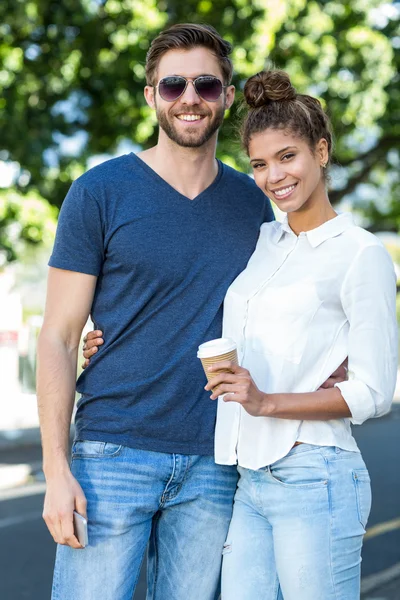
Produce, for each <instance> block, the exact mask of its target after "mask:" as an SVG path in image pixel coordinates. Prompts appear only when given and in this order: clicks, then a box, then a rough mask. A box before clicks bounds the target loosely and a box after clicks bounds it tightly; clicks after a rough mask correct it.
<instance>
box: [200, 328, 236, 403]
mask: <svg viewBox="0 0 400 600" xmlns="http://www.w3.org/2000/svg"><path fill="white" fill-rule="evenodd" d="M197 358H199V359H200V360H201V364H202V365H203V369H204V373H205V374H206V377H207V381H210V380H211V379H212V378H213V377H215V376H216V375H218V373H230V372H231V371H230V370H229V369H216V370H215V371H212V372H211V373H210V372H209V371H208V367H210V366H211V365H217V364H218V363H219V362H224V361H226V360H229V361H231V362H233V363H234V364H235V365H238V364H239V362H238V356H237V348H236V343H235V342H234V341H233V340H231V339H230V338H217V339H216V340H210V341H209V342H205V343H204V344H201V345H200V346H199V348H198V351H197ZM214 391H215V390H213V392H214Z"/></svg>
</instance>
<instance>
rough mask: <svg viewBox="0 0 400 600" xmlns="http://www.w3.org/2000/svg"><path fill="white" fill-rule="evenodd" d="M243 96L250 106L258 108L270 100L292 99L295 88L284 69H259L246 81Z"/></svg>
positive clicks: (294, 95) (294, 94) (294, 96)
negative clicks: (258, 71)
mask: <svg viewBox="0 0 400 600" xmlns="http://www.w3.org/2000/svg"><path fill="white" fill-rule="evenodd" d="M244 97H245V100H246V102H247V104H248V105H249V106H251V108H258V107H260V106H265V105H266V104H269V103H270V102H281V101H285V100H286V101H289V100H294V99H295V98H296V90H295V89H294V87H293V86H292V84H291V83H290V78H289V75H288V74H287V73H285V71H279V70H271V71H260V73H257V74H256V75H253V77H250V79H248V80H247V81H246V85H245V86H244Z"/></svg>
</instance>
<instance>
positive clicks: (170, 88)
mask: <svg viewBox="0 0 400 600" xmlns="http://www.w3.org/2000/svg"><path fill="white" fill-rule="evenodd" d="M189 81H190V82H191V83H193V85H194V89H195V90H196V92H197V94H198V95H199V96H200V98H203V100H205V101H206V102H216V101H217V100H218V98H219V97H220V96H221V94H222V90H223V89H225V88H226V87H227V86H226V85H222V82H221V81H220V80H219V79H218V77H212V76H210V75H200V77H196V78H195V79H190V78H189V79H187V78H186V77H183V76H182V75H170V76H168V77H164V78H163V79H160V81H159V82H158V84H157V85H155V86H154V87H155V88H158V93H159V94H160V96H161V98H162V99H163V100H166V102H175V100H178V98H180V97H181V96H182V94H184V93H185V90H186V88H187V86H188V83H189Z"/></svg>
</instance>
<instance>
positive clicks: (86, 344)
mask: <svg viewBox="0 0 400 600" xmlns="http://www.w3.org/2000/svg"><path fill="white" fill-rule="evenodd" d="M102 344H104V340H103V332H102V331H99V330H98V329H96V330H95V331H89V333H88V334H86V335H85V337H84V338H83V356H84V357H85V361H84V362H83V363H82V369H86V367H87V366H88V365H89V363H90V358H91V356H93V354H96V352H97V347H98V346H101V345H102Z"/></svg>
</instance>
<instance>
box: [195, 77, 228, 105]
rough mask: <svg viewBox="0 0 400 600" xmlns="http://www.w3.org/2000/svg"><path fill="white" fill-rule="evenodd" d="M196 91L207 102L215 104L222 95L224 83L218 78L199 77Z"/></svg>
mask: <svg viewBox="0 0 400 600" xmlns="http://www.w3.org/2000/svg"><path fill="white" fill-rule="evenodd" d="M195 86H196V91H197V93H198V94H199V96H201V97H202V98H203V99H204V100H205V101H206V102H215V101H216V100H218V98H219V97H220V95H221V94H222V83H221V82H220V80H219V79H217V78H216V77H199V78H198V79H196V82H195Z"/></svg>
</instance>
